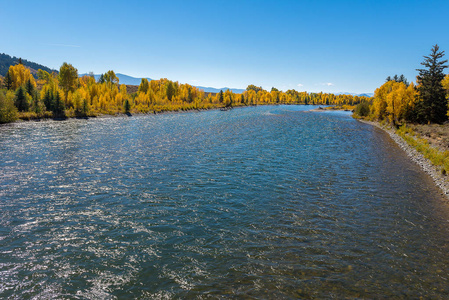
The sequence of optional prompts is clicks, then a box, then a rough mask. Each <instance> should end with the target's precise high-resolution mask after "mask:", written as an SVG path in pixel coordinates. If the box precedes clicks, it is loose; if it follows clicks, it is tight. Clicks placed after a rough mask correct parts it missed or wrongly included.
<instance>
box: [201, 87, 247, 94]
mask: <svg viewBox="0 0 449 300" xmlns="http://www.w3.org/2000/svg"><path fill="white" fill-rule="evenodd" d="M197 88H199V89H200V90H204V92H206V93H219V92H220V91H223V92H225V91H226V90H230V91H232V92H233V93H236V94H241V93H243V92H244V91H246V90H244V89H235V88H228V87H224V88H220V89H217V88H213V87H204V86H197Z"/></svg>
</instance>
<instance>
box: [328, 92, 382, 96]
mask: <svg viewBox="0 0 449 300" xmlns="http://www.w3.org/2000/svg"><path fill="white" fill-rule="evenodd" d="M335 95H352V96H359V97H373V96H374V93H363V94H356V93H348V92H342V93H335Z"/></svg>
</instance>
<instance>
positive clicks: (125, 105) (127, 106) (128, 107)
mask: <svg viewBox="0 0 449 300" xmlns="http://www.w3.org/2000/svg"><path fill="white" fill-rule="evenodd" d="M124 108H125V113H126V114H129V111H130V110H131V105H130V104H129V100H128V99H126V100H125V104H124Z"/></svg>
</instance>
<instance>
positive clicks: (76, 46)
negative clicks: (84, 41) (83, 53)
mask: <svg viewBox="0 0 449 300" xmlns="http://www.w3.org/2000/svg"><path fill="white" fill-rule="evenodd" d="M47 45H48V46H55V47H69V48H80V47H81V46H78V45H67V44H47Z"/></svg>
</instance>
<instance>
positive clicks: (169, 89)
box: [166, 81, 175, 101]
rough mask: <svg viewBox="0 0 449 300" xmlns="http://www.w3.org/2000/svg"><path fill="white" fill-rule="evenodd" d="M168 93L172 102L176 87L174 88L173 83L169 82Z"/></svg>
mask: <svg viewBox="0 0 449 300" xmlns="http://www.w3.org/2000/svg"><path fill="white" fill-rule="evenodd" d="M166 92H167V99H168V100H169V101H171V99H172V98H173V96H174V95H175V87H174V86H173V82H171V81H168V83H167V89H166Z"/></svg>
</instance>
